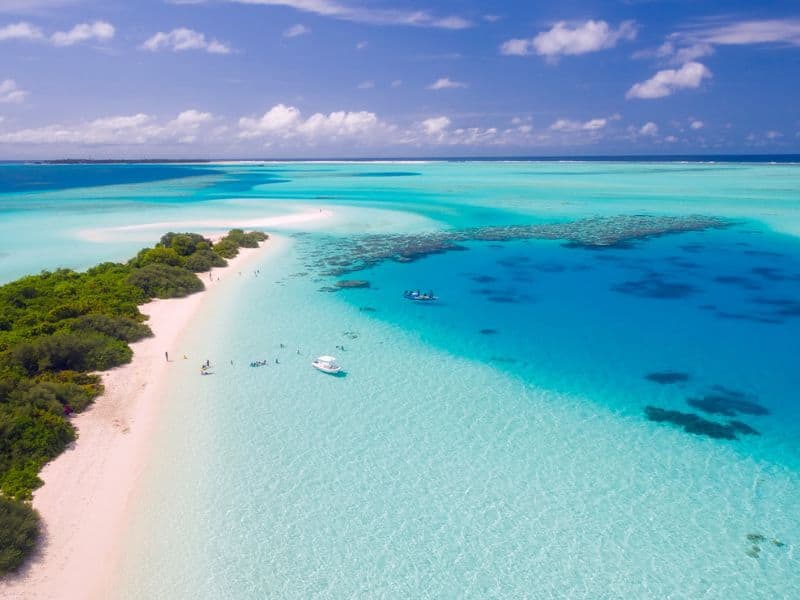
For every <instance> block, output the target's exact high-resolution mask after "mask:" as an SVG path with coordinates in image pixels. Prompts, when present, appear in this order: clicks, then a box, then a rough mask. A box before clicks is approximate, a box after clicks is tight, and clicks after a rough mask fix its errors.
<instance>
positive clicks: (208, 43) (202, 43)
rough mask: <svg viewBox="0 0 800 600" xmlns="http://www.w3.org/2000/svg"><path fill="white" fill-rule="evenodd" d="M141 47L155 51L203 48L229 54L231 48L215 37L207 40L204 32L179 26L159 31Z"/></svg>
mask: <svg viewBox="0 0 800 600" xmlns="http://www.w3.org/2000/svg"><path fill="white" fill-rule="evenodd" d="M141 48H142V49H143V50H150V51H151V52H157V51H158V50H162V49H168V50H172V51H173V52H183V51H185V50H204V51H206V52H208V53H209V54H230V53H231V49H230V47H229V46H227V45H226V44H223V43H222V42H219V41H217V40H215V39H212V40H207V39H206V36H205V34H203V33H200V32H199V31H194V30H193V29H187V28H186V27H179V28H177V29H173V30H172V31H169V32H166V33H165V32H163V31H159V32H158V33H156V34H155V35H153V36H152V37H150V38H148V39H147V40H145V41H144V43H143V44H142V46H141Z"/></svg>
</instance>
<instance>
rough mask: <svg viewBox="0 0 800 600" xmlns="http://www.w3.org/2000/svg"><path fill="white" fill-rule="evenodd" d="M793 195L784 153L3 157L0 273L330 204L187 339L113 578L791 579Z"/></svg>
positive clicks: (498, 591) (491, 585) (496, 588)
mask: <svg viewBox="0 0 800 600" xmlns="http://www.w3.org/2000/svg"><path fill="white" fill-rule="evenodd" d="M799 191H800V166H798V165H795V164H764V163H758V164H755V163H736V162H702V163H701V162H697V163H695V162H636V161H592V162H581V161H576V162H553V161H547V162H536V161H506V162H503V161H490V162H481V161H464V162H437V161H431V162H410V161H409V162H402V163H400V162H371V163H367V162H362V163H348V162H329V163H324V162H315V163H265V164H261V163H250V164H236V163H226V164H213V163H210V164H206V163H204V164H194V165H188V164H163V165H158V164H147V165H136V164H120V165H113V164H104V165H26V164H8V165H0V215H2V219H0V234H1V235H0V240H2V242H0V279H2V280H9V279H12V278H15V277H18V276H20V275H23V274H25V273H29V272H36V271H38V270H40V269H43V268H47V269H52V268H56V267H59V266H69V267H73V268H84V267H87V266H90V265H92V264H94V263H96V262H99V261H101V260H121V259H124V258H126V257H128V256H130V255H132V254H133V253H134V252H135V251H136V250H137V249H138V248H139V247H141V246H142V245H145V244H149V243H153V242H154V241H156V240H157V238H158V237H159V236H160V235H161V234H162V233H164V232H165V231H166V230H168V229H175V228H181V229H191V230H200V231H207V230H212V229H213V230H217V229H219V224H220V223H238V222H246V221H248V220H253V219H258V218H263V217H268V216H273V215H280V214H285V213H287V212H294V211H298V210H317V209H330V210H332V211H333V212H334V213H335V216H334V218H333V219H331V220H329V221H321V222H320V223H321V224H319V225H317V224H315V225H314V226H313V227H303V226H302V225H300V226H294V227H286V228H282V229H281V230H280V231H279V232H278V234H279V235H280V236H281V237H282V238H285V240H286V243H285V244H283V245H282V247H281V250H280V252H279V255H278V256H277V257H271V258H270V259H269V260H265V261H262V263H261V264H259V265H257V266H256V267H254V269H257V270H258V271H259V273H255V272H245V273H242V276H241V277H238V278H237V279H235V280H234V281H233V282H231V284H230V293H228V294H226V295H225V296H224V298H221V299H220V300H219V301H217V302H215V303H207V304H206V305H205V306H204V307H203V309H202V311H203V314H201V315H200V316H199V317H198V319H197V320H196V321H197V322H196V325H195V326H193V328H192V329H191V330H190V331H188V332H187V333H186V335H185V336H184V339H183V340H182V346H183V347H182V349H181V351H182V352H185V353H187V354H189V355H190V357H197V358H198V359H200V360H205V359H210V360H211V361H212V363H214V364H215V365H217V367H216V369H215V373H216V374H215V376H214V377H198V376H197V370H196V368H195V366H196V365H195V363H194V362H192V361H187V362H186V363H185V364H183V363H179V364H178V365H177V366H176V373H175V378H174V380H173V381H171V382H170V386H169V388H170V389H169V393H168V394H167V395H166V396H165V398H164V406H163V409H162V415H161V418H160V421H159V424H158V430H157V432H156V433H155V437H154V440H153V449H152V458H151V460H150V464H149V466H148V468H147V470H146V472H145V475H144V477H143V480H142V482H141V485H140V490H139V495H138V496H137V498H136V499H135V502H134V505H133V508H132V519H131V524H130V528H129V531H128V533H127V534H126V539H125V540H124V542H123V547H124V553H123V558H122V560H121V563H120V565H119V569H118V571H119V572H118V579H117V582H116V584H115V593H116V595H117V596H118V597H119V598H142V597H170V598H209V599H211V598H219V597H230V598H243V599H248V598H264V597H280V598H308V597H320V598H342V597H391V598H396V597H413V598H428V597H430V598H443V597H445V598H451V597H453V598H455V597H458V598H487V597H497V598H521V597H532V598H549V597H552V598H662V597H665V598H666V597H670V598H684V597H687V598H695V597H705V598H778V597H786V598H789V597H796V596H800V568H799V567H800V564H798V558H797V548H798V543H800V502H798V498H800V444H798V442H800V427H798V425H797V423H798V417H800V402H798V395H797V390H798V389H800V369H798V368H797V367H798V356H800V239H799V238H798V236H800V203H799V201H798V192H799ZM181 223H191V224H193V226H187V227H179V224H181ZM653 224H655V225H653ZM647 227H654V228H653V229H648V230H647V231H645V229H646V228H647ZM165 228H166V229H165ZM682 228H684V229H686V230H683V229H682ZM521 231H522V232H524V233H522V234H521V233H520V232H521ZM398 258H399V259H400V260H398ZM340 280H360V281H361V282H362V285H363V286H365V287H361V288H355V289H341V290H338V291H337V288H336V282H337V281H340ZM406 290H421V291H428V290H431V291H433V292H434V294H435V295H436V296H438V298H439V299H438V300H437V301H436V302H432V303H423V302H414V301H409V300H407V299H406V298H404V297H403V292H404V291H406ZM320 354H334V355H336V356H337V357H338V358H339V360H340V362H341V364H342V365H343V367H344V368H345V369H346V371H347V375H346V376H345V377H340V378H334V377H329V376H325V375H323V374H321V373H318V372H316V371H314V370H313V369H311V367H310V364H309V363H310V361H311V359H312V358H313V357H314V356H317V355H320ZM262 359H263V360H266V361H267V363H268V365H267V366H265V367H258V368H254V367H250V366H249V364H250V363H251V362H252V361H254V360H262ZM276 360H277V362H276ZM190 363H191V364H190Z"/></svg>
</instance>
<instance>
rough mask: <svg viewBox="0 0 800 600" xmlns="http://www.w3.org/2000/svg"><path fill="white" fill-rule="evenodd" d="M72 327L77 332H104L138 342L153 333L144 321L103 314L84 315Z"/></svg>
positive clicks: (127, 340)
mask: <svg viewBox="0 0 800 600" xmlns="http://www.w3.org/2000/svg"><path fill="white" fill-rule="evenodd" d="M71 329H72V331H75V332H91V331H95V332H98V333H104V334H105V335H107V336H109V337H113V338H116V339H118V340H122V341H123V342H138V341H139V340H141V339H144V338H146V337H151V336H152V335H153V332H152V331H151V330H150V328H149V327H148V326H147V325H145V324H144V323H139V322H138V321H134V320H133V319H131V318H129V317H110V316H108V315H102V314H92V315H83V316H81V317H79V318H78V319H76V320H75V321H74V322H73V323H72V325H71Z"/></svg>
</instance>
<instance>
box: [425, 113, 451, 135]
mask: <svg viewBox="0 0 800 600" xmlns="http://www.w3.org/2000/svg"><path fill="white" fill-rule="evenodd" d="M448 127H450V119H449V118H447V117H432V118H430V119H425V120H424V121H423V122H422V129H423V130H424V131H425V133H426V134H428V135H439V134H441V133H442V132H443V131H444V130H445V129H447V128H448Z"/></svg>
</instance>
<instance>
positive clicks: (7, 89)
mask: <svg viewBox="0 0 800 600" xmlns="http://www.w3.org/2000/svg"><path fill="white" fill-rule="evenodd" d="M27 95H28V92H26V91H25V90H21V89H19V86H18V85H17V82H16V81H14V80H13V79H5V80H3V81H0V102H2V103H8V104H19V103H21V102H23V101H24V100H25V96H27Z"/></svg>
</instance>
